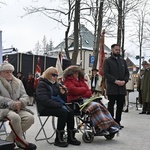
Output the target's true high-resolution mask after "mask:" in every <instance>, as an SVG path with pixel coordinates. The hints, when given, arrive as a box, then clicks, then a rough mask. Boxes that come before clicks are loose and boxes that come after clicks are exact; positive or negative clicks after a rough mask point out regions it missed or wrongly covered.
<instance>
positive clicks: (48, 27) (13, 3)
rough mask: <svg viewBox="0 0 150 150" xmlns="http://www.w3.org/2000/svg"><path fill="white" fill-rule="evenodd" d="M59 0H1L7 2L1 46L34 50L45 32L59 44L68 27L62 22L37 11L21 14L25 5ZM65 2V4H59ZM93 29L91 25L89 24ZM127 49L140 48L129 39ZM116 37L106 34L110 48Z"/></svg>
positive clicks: (0, 21)
mask: <svg viewBox="0 0 150 150" xmlns="http://www.w3.org/2000/svg"><path fill="white" fill-rule="evenodd" d="M57 1H58V0H0V2H3V3H5V4H6V5H4V4H0V30H1V31H2V42H3V43H2V46H3V48H10V47H11V46H13V47H15V48H17V49H18V50H19V51H20V52H27V51H30V50H33V49H34V48H35V45H36V43H37V42H38V41H40V42H41V41H42V39H43V37H44V35H45V36H46V38H47V41H50V40H52V41H53V44H54V46H57V44H59V43H60V42H62V41H63V40H64V37H65V28H64V27H62V25H61V24H58V23H57V22H55V21H53V20H51V19H49V18H47V17H45V16H44V15H42V14H39V13H36V14H32V15H28V16H26V17H23V18H22V17H21V16H23V15H24V14H25V11H24V10H23V8H25V7H27V6H45V7H51V6H53V7H58V5H59V3H58V2H57ZM59 6H62V7H63V5H59ZM87 28H88V29H89V30H90V31H92V29H90V27H89V26H88V27H87ZM128 39H129V38H126V43H125V49H126V51H130V52H131V50H132V51H133V54H134V55H138V54H137V49H136V48H135V46H134V45H133V43H131V42H129V41H127V40H128ZM115 42H116V39H108V38H105V44H106V45H107V46H108V47H109V48H110V46H111V44H113V43H115Z"/></svg>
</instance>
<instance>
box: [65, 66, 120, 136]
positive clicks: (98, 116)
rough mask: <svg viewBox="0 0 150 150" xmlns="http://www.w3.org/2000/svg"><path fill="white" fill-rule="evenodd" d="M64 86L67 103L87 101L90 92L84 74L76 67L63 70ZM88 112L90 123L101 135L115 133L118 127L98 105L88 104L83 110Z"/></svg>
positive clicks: (107, 112)
mask: <svg viewBox="0 0 150 150" xmlns="http://www.w3.org/2000/svg"><path fill="white" fill-rule="evenodd" d="M64 85H65V86H66V87H67V90H68V93H67V102H71V101H72V100H74V99H79V98H83V99H88V98H90V97H91V96H92V92H91V90H90V89H89V87H88V86H87V84H86V83H85V81H84V73H83V72H82V70H81V68H80V67H78V66H70V67H68V68H67V69H65V70H64ZM83 111H85V112H90V113H91V114H92V115H91V121H92V123H93V125H94V127H95V129H96V130H97V131H99V132H100V133H101V134H102V135H108V134H110V133H117V132H118V131H119V125H118V124H117V123H116V122H115V121H114V119H113V118H112V116H111V114H110V113H109V111H108V110H107V109H106V108H105V107H104V106H103V105H102V104H100V103H97V102H90V103H89V104H88V105H87V106H86V107H85V108H84V109H83Z"/></svg>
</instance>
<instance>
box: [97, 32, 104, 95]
mask: <svg viewBox="0 0 150 150" xmlns="http://www.w3.org/2000/svg"><path fill="white" fill-rule="evenodd" d="M104 42H105V30H103V31H102V35H101V38H100V52H99V69H98V70H99V75H100V76H102V81H101V88H102V95H105V79H104V76H103V71H102V67H103V61H104V58H105V52H104Z"/></svg>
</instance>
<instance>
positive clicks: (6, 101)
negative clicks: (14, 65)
mask: <svg viewBox="0 0 150 150" xmlns="http://www.w3.org/2000/svg"><path fill="white" fill-rule="evenodd" d="M14 101H21V102H22V104H23V106H22V108H21V109H22V110H26V111H28V112H30V113H32V114H33V112H31V111H30V110H29V109H27V108H26V105H27V102H28V101H29V97H28V95H27V94H26V91H25V89H24V86H23V83H22V81H21V80H19V79H17V78H16V77H14V76H13V79H12V81H11V82H8V81H7V80H6V79H5V78H3V77H1V76H0V119H1V118H3V117H6V116H7V113H8V112H9V110H13V102H14Z"/></svg>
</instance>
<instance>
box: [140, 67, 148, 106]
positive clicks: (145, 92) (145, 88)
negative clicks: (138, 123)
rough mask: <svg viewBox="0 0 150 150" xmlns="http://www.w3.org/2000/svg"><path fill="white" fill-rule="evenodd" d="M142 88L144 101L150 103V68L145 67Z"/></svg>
mask: <svg viewBox="0 0 150 150" xmlns="http://www.w3.org/2000/svg"><path fill="white" fill-rule="evenodd" d="M141 88H142V102H143V103H144V102H147V103H150V68H147V69H145V71H144V73H143V80H142V83H141Z"/></svg>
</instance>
